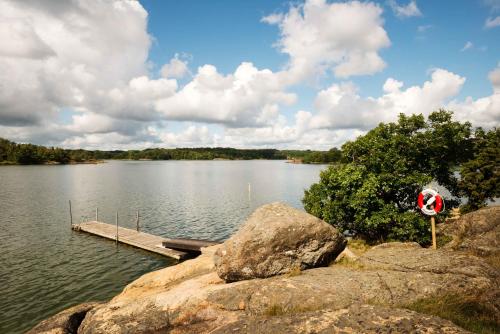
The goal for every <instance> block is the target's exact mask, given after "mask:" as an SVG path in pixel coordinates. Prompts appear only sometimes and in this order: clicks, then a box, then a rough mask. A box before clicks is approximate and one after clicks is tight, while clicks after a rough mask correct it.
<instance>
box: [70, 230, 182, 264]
mask: <svg viewBox="0 0 500 334" xmlns="http://www.w3.org/2000/svg"><path fill="white" fill-rule="evenodd" d="M71 228H72V229H73V230H75V231H82V232H86V233H89V234H93V235H97V236H100V237H103V238H106V239H110V240H116V225H112V224H106V223H102V222H98V221H90V222H84V223H81V224H75V225H72V226H71ZM166 240H168V239H166V238H162V237H159V236H156V235H152V234H148V233H144V232H137V231H135V230H132V229H129V228H125V227H120V226H119V227H118V242H121V243H124V244H127V245H130V246H134V247H137V248H141V249H144V250H147V251H150V252H152V253H156V254H160V255H163V256H168V257H171V258H174V259H177V260H183V259H185V258H187V257H188V256H189V254H188V253H186V252H182V251H179V250H175V249H170V248H166V247H164V246H163V242H164V241H166Z"/></svg>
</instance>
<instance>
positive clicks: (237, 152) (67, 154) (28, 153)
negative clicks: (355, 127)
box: [0, 138, 340, 164]
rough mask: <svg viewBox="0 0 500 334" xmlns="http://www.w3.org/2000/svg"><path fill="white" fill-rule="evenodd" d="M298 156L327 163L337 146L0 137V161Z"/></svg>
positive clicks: (53, 161)
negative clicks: (79, 145) (136, 146)
mask: <svg viewBox="0 0 500 334" xmlns="http://www.w3.org/2000/svg"><path fill="white" fill-rule="evenodd" d="M294 158H298V159H301V161H303V162H305V163H331V162H335V161H337V160H336V159H337V158H338V159H340V153H339V150H338V149H333V151H332V150H330V151H326V152H324V151H311V150H304V151H292V150H277V149H235V148H228V147H214V148H212V147H201V148H173V149H167V148H148V149H144V150H127V151H124V150H114V151H100V150H83V149H74V150H70V149H62V148H58V147H45V146H39V145H33V144H17V143H14V142H11V141H9V140H7V139H2V138H0V163H2V164H46V163H58V164H69V163H82V162H93V161H99V160H110V159H128V160H213V159H227V160H251V159H266V160H285V159H294Z"/></svg>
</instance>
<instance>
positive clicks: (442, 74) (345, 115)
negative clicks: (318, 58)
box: [309, 69, 465, 130]
mask: <svg viewBox="0 0 500 334" xmlns="http://www.w3.org/2000/svg"><path fill="white" fill-rule="evenodd" d="M464 82H465V78H462V77H460V76H458V75H456V74H453V73H451V72H448V71H446V70H443V69H436V70H434V71H433V72H432V75H431V80H430V81H426V82H425V83H424V84H423V85H422V86H412V87H408V88H406V89H402V88H403V85H404V84H403V82H401V81H397V80H395V79H393V78H389V79H387V80H386V82H385V84H384V87H383V89H384V92H385V94H384V95H382V96H380V97H377V98H374V97H367V98H363V97H361V96H360V95H359V94H358V89H357V87H356V86H355V85H354V84H352V83H342V84H334V85H332V86H331V87H329V88H327V89H325V90H322V91H320V92H319V93H318V95H317V97H316V100H315V109H316V113H315V114H314V116H313V117H312V118H311V119H310V121H309V126H310V128H329V129H364V130H366V129H370V128H372V127H374V126H376V125H377V124H378V123H379V122H388V121H394V120H395V119H396V118H397V115H399V113H405V114H420V113H423V114H425V115H427V114H429V113H430V112H432V111H434V110H436V109H439V108H440V107H443V106H444V105H445V104H446V103H447V101H448V100H449V99H450V98H452V97H453V96H455V95H456V94H457V93H458V92H459V91H460V89H461V87H462V85H463V83H464Z"/></svg>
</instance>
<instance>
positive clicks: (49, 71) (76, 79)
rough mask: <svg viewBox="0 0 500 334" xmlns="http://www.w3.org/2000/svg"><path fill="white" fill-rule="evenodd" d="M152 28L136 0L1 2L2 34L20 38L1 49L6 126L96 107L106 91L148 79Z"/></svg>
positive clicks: (0, 109)
mask: <svg viewBox="0 0 500 334" xmlns="http://www.w3.org/2000/svg"><path fill="white" fill-rule="evenodd" d="M146 23H147V13H146V11H145V10H144V9H143V8H142V6H141V5H140V4H139V3H138V2H136V1H122V2H105V1H102V2H95V3H94V2H93V3H89V2H86V1H74V2H67V3H58V4H57V5H56V4H55V3H52V2H39V3H38V2H36V3H33V2H21V1H19V2H17V1H2V2H1V3H0V35H2V36H3V35H5V34H10V35H11V36H12V35H13V36H15V37H16V38H2V43H1V44H0V82H1V87H0V124H11V125H23V124H24V125H28V124H37V123H41V122H42V121H47V120H49V119H54V118H55V117H56V115H57V112H58V110H60V109H61V108H64V107H69V108H84V109H85V108H86V109H91V108H92V105H99V104H102V103H100V101H99V100H100V98H101V96H104V95H105V94H104V92H106V91H109V90H112V89H121V88H122V87H124V86H126V85H127V83H128V82H129V81H130V80H131V79H132V78H134V77H138V76H141V75H145V74H146V73H147V69H146V60H147V56H148V50H149V46H150V43H151V41H150V36H149V35H148V33H147V31H146ZM120 26H125V27H127V29H116V27H120ZM106 111H107V110H106V109H104V110H99V112H106Z"/></svg>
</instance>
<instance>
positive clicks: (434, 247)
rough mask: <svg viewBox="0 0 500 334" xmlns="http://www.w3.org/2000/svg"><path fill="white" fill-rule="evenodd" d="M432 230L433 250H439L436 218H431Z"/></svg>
mask: <svg viewBox="0 0 500 334" xmlns="http://www.w3.org/2000/svg"><path fill="white" fill-rule="evenodd" d="M431 229H432V249H437V245H436V222H435V220H434V216H431Z"/></svg>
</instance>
